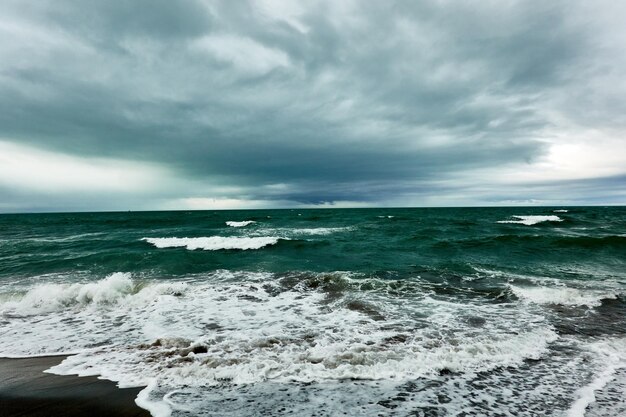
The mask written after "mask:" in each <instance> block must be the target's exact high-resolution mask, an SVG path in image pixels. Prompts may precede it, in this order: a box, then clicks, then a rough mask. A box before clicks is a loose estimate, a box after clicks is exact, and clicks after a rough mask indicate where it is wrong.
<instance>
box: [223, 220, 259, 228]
mask: <svg viewBox="0 0 626 417" xmlns="http://www.w3.org/2000/svg"><path fill="white" fill-rule="evenodd" d="M253 223H256V222H255V221H254V220H244V221H241V222H235V221H227V222H226V225H227V226H230V227H245V226H248V225H250V224H253Z"/></svg>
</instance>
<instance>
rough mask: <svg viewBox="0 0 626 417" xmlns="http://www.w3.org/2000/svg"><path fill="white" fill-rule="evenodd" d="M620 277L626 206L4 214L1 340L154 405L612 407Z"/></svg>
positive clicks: (620, 327) (430, 411) (238, 409)
mask: <svg viewBox="0 0 626 417" xmlns="http://www.w3.org/2000/svg"><path fill="white" fill-rule="evenodd" d="M227 222H235V223H231V224H230V225H229V224H228V223H227ZM242 222H243V223H242ZM625 289H626V208H624V207H567V208H562V207H551V208H547V207H533V208H519V207H518V208H428V209H426V208H424V209H323V210H246V211H192V212H182V211H179V212H136V213H135V212H132V213H131V212H128V213H80V214H76V213H72V214H14V215H1V216H0V320H1V321H0V325H1V326H2V327H3V328H4V332H2V333H3V334H2V335H1V336H0V354H2V355H4V356H24V355H36V354H49V353H59V352H71V353H78V355H77V356H74V357H72V358H70V359H68V360H66V361H65V362H64V363H63V364H62V365H61V366H60V367H58V368H56V369H54V371H55V372H58V373H80V374H98V375H103V376H105V377H107V378H110V379H113V380H116V381H119V382H120V383H121V384H122V385H146V384H150V385H149V388H148V389H146V390H144V393H143V397H142V398H141V399H140V402H141V404H143V406H145V407H147V408H149V409H150V410H151V412H152V413H153V414H155V415H167V414H173V415H189V413H191V415H268V414H269V415H282V414H285V415H286V414H289V413H292V414H296V415H338V414H339V415H341V414H342V413H346V414H348V415H379V414H382V415H429V416H437V415H472V413H474V414H478V415H494V416H495V415H585V413H586V414H587V415H598V416H601V415H606V416H614V415H618V414H619V412H624V410H626V405H625V404H624V393H625V392H624V390H625V388H624V386H625V384H624V380H625V379H624V366H626V357H625V355H626V343H625V340H626V339H625V337H626V334H625V333H626V318H625V315H624V313H625V312H626V300H625V293H626V292H625ZM190 352H191V353H190ZM185 410H187V411H185ZM186 413H187V414H186ZM463 413H466V414H463Z"/></svg>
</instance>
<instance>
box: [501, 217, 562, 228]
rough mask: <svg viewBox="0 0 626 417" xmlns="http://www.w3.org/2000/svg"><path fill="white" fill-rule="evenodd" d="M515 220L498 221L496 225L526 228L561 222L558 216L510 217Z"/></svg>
mask: <svg viewBox="0 0 626 417" xmlns="http://www.w3.org/2000/svg"><path fill="white" fill-rule="evenodd" d="M511 217H514V218H515V219H517V220H498V223H514V224H524V225H526V226H532V225H534V224H537V223H541V222H562V221H563V219H561V218H560V217H559V216H554V215H550V216H534V215H533V216H511Z"/></svg>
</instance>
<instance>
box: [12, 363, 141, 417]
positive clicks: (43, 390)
mask: <svg viewBox="0 0 626 417" xmlns="http://www.w3.org/2000/svg"><path fill="white" fill-rule="evenodd" d="M63 359H64V357H63V356H47V357H39V358H25V359H5V358H0V416H2V417H17V416H20V417H31V416H33V417H55V416H62V417H99V416H107V417H110V416H120V417H150V413H148V412H147V411H146V410H143V409H142V408H139V407H138V406H137V405H136V404H135V398H136V397H137V394H138V393H139V391H141V388H126V389H119V388H117V386H116V384H115V383H114V382H111V381H105V380H100V379H97V378H96V377H77V376H58V375H52V374H47V373H44V372H43V371H44V370H46V369H48V368H50V367H51V366H54V365H56V364H58V363H60V362H61V361H62V360H63Z"/></svg>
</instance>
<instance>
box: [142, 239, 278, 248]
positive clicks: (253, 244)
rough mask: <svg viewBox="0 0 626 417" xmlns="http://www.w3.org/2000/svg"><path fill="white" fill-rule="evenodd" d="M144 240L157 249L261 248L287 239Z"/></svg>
mask: <svg viewBox="0 0 626 417" xmlns="http://www.w3.org/2000/svg"><path fill="white" fill-rule="evenodd" d="M141 240H144V241H146V242H148V243H150V244H152V245H154V246H156V247H157V248H159V249H163V248H187V249H188V250H196V249H202V250H233V249H238V250H253V249H261V248H264V247H265V246H271V245H275V244H276V243H278V241H279V240H289V239H288V238H284V237H277V236H260V237H236V236H228V237H224V236H209V237H154V238H152V237H144V238H142V239H141Z"/></svg>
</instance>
